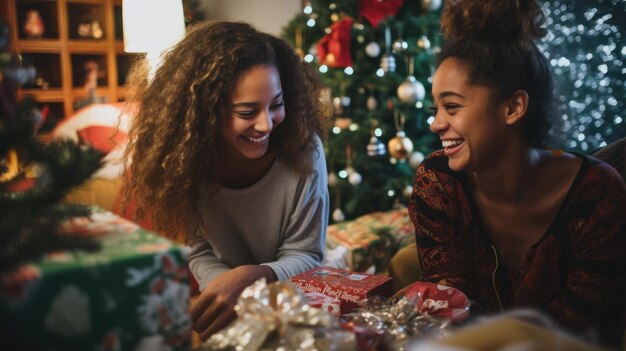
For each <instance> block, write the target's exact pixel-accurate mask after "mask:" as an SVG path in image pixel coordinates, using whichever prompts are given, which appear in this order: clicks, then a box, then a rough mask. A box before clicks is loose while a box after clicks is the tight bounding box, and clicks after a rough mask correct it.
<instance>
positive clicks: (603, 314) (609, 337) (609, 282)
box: [548, 164, 626, 343]
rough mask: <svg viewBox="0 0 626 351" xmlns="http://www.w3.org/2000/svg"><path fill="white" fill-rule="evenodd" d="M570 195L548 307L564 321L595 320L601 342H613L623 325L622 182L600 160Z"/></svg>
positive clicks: (579, 325) (625, 195)
mask: <svg viewBox="0 0 626 351" xmlns="http://www.w3.org/2000/svg"><path fill="white" fill-rule="evenodd" d="M575 196H576V199H575V200H574V201H573V204H572V205H571V207H570V209H569V212H570V215H569V219H568V221H569V222H568V232H569V233H570V236H569V238H570V239H569V249H568V251H569V265H568V267H567V273H566V276H565V279H564V289H563V294H561V295H560V296H557V297H556V298H555V299H554V300H553V301H551V302H550V303H549V306H548V308H549V309H550V312H551V314H552V315H553V316H558V319H559V320H560V321H561V322H562V323H563V324H565V325H568V326H570V327H574V328H575V329H579V330H580V329H587V328H588V327H589V326H591V325H595V326H597V327H598V331H599V332H600V333H601V335H600V338H601V339H602V340H603V341H608V342H616V343H619V342H620V337H621V336H622V334H623V332H624V328H625V327H626V325H625V324H626V321H625V317H626V312H625V311H626V273H625V272H626V257H625V254H624V253H625V252H626V187H625V186H624V182H623V181H622V179H621V178H620V177H619V175H618V174H617V173H616V172H615V171H614V170H613V169H611V168H610V167H609V166H608V165H605V164H600V165H597V166H595V167H594V170H593V171H590V175H588V176H587V180H586V181H585V182H584V184H583V185H582V186H581V187H580V191H578V193H577V194H576V195H575Z"/></svg>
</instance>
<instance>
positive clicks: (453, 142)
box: [441, 139, 464, 148]
mask: <svg viewBox="0 0 626 351" xmlns="http://www.w3.org/2000/svg"><path fill="white" fill-rule="evenodd" d="M463 141H464V140H463V139H456V140H442V141H441V146H443V147H444V148H447V147H455V146H457V145H461V144H462V143H463Z"/></svg>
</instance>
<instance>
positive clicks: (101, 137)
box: [52, 103, 130, 179]
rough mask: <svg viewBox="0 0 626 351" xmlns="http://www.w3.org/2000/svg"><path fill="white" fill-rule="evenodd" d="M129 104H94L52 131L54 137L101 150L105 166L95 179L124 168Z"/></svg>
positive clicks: (116, 172) (108, 175) (112, 175)
mask: <svg viewBox="0 0 626 351" xmlns="http://www.w3.org/2000/svg"><path fill="white" fill-rule="evenodd" d="M127 106H128V105H127V104H124V103H117V104H91V105H88V106H86V107H84V108H82V109H80V110H78V111H76V113H74V114H73V115H72V116H70V117H68V118H66V119H64V120H63V121H61V123H59V125H57V126H56V128H54V130H53V131H52V139H69V140H73V141H75V142H77V143H81V144H86V145H89V146H91V147H93V148H94V149H96V150H98V151H100V152H102V153H103V154H104V155H105V156H104V158H103V160H102V161H103V166H102V168H100V169H99V170H98V171H96V173H94V175H93V176H92V177H93V178H106V179H112V178H115V177H118V176H119V175H120V174H121V173H122V171H123V164H122V162H121V158H122V155H123V154H124V149H125V147H126V142H127V141H128V126H129V122H130V116H129V115H128V113H127V109H126V107H127Z"/></svg>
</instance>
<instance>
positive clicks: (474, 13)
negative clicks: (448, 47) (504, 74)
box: [441, 0, 546, 41]
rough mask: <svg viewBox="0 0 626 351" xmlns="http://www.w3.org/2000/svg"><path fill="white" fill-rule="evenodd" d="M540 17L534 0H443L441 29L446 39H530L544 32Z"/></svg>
mask: <svg viewBox="0 0 626 351" xmlns="http://www.w3.org/2000/svg"><path fill="white" fill-rule="evenodd" d="M544 21H545V15H544V13H543V11H542V9H541V5H539V4H538V3H537V1H536V0H447V1H446V2H445V6H444V9H443V12H442V14H441V32H442V34H443V36H444V38H446V39H448V40H464V39H489V38H501V39H508V40H514V41H532V40H534V39H539V38H541V37H543V36H544V35H545V34H546V31H545V29H543V28H542V25H543V23H544Z"/></svg>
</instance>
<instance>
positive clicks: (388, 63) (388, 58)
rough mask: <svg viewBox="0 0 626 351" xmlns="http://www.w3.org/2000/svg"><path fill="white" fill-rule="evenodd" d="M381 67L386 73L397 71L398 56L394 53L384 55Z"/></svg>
mask: <svg viewBox="0 0 626 351" xmlns="http://www.w3.org/2000/svg"><path fill="white" fill-rule="evenodd" d="M380 68H382V69H383V71H384V72H385V73H390V72H395V71H396V58H395V57H393V56H392V55H383V57H382V58H381V59H380Z"/></svg>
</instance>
